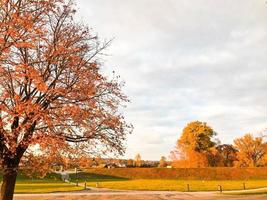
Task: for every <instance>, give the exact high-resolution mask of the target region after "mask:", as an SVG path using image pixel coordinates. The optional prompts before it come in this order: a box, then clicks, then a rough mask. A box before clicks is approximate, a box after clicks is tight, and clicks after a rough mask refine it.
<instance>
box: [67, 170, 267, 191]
mask: <svg viewBox="0 0 267 200" xmlns="http://www.w3.org/2000/svg"><path fill="white" fill-rule="evenodd" d="M70 177H71V179H72V181H75V180H76V178H77V179H78V181H79V182H87V185H88V186H91V187H96V185H98V187H100V188H110V189H119V190H166V191H188V185H189V190H190V191H216V190H218V185H220V186H221V187H222V189H223V190H243V189H244V185H243V184H244V183H245V187H246V189H254V188H262V187H267V180H261V179H260V180H246V181H244V180H204V181H203V180H170V179H126V178H120V177H116V176H110V175H101V174H93V173H85V172H82V173H78V174H77V175H76V174H71V175H70Z"/></svg>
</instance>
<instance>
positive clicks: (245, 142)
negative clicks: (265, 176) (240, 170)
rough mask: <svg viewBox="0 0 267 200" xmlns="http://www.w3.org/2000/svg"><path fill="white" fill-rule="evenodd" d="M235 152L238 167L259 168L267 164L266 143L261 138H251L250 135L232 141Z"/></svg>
mask: <svg viewBox="0 0 267 200" xmlns="http://www.w3.org/2000/svg"><path fill="white" fill-rule="evenodd" d="M234 145H235V148H236V149H237V150H238V152H237V161H236V163H235V165H236V166H238V167H259V166H264V165H266V164H267V143H266V142H264V141H263V138H262V137H255V138H254V137H253V135H252V134H249V133H248V134H246V135H244V136H243V137H241V138H237V139H235V140H234Z"/></svg>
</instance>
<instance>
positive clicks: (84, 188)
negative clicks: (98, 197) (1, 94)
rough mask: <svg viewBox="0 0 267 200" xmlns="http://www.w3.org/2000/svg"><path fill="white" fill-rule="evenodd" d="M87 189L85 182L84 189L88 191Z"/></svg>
mask: <svg viewBox="0 0 267 200" xmlns="http://www.w3.org/2000/svg"><path fill="white" fill-rule="evenodd" d="M86 188H87V187H86V182H84V189H85V190H86Z"/></svg>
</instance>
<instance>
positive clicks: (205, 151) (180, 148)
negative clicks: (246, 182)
mask: <svg viewBox="0 0 267 200" xmlns="http://www.w3.org/2000/svg"><path fill="white" fill-rule="evenodd" d="M215 135H216V134H215V132H214V131H213V129H212V128H211V127H210V126H208V125H207V124H206V123H203V122H199V121H195V122H191V123H189V124H188V125H187V126H186V127H185V128H184V130H183V133H182V135H181V137H180V139H178V141H177V146H176V148H175V150H174V151H172V152H171V158H172V159H173V160H174V161H173V166H174V167H186V168H192V167H193V168H194V167H233V166H236V167H259V166H266V165H267V159H266V158H267V143H266V142H264V141H263V139H262V138H261V137H256V138H254V137H253V136H252V135H251V134H246V135H245V136H244V137H241V138H238V139H236V140H234V145H230V144H220V142H219V141H218V139H215V138H214V136H215Z"/></svg>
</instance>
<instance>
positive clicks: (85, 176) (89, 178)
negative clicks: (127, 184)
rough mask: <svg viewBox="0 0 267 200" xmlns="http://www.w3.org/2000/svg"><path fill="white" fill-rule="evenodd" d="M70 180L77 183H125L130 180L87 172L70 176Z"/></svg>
mask: <svg viewBox="0 0 267 200" xmlns="http://www.w3.org/2000/svg"><path fill="white" fill-rule="evenodd" d="M70 179H71V180H77V179H78V181H79V182H85V181H86V182H106V181H127V180H130V179H127V178H122V177H117V176H110V175H103V174H94V173H88V172H79V173H77V174H75V173H73V174H70Z"/></svg>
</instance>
